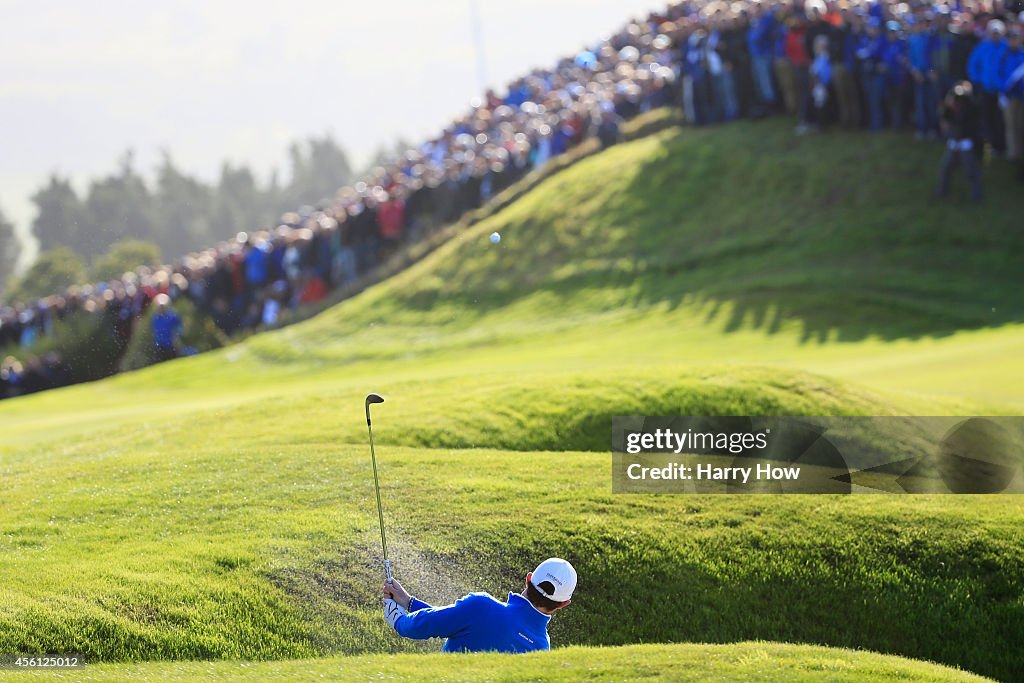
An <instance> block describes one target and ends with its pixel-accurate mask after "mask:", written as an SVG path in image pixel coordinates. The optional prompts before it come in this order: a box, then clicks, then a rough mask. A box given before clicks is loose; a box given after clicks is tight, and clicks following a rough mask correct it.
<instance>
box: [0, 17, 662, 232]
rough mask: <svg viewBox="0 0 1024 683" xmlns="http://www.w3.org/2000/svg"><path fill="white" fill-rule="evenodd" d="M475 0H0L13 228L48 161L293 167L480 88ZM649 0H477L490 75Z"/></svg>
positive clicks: (428, 115) (361, 149)
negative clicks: (292, 156)
mask: <svg viewBox="0 0 1024 683" xmlns="http://www.w3.org/2000/svg"><path fill="white" fill-rule="evenodd" d="M472 3H473V0H390V1H389V0H381V1H379V2H366V1H365V0H291V1H290V2H269V1H262V2H261V1H256V2H254V1H252V0H249V1H248V2H243V1H241V0H176V1H175V2H166V1H159V0H151V1H148V2H137V1H133V2H127V1H115V0H93V1H92V2H68V1H61V2H57V1H52V2H48V1H45V0H44V1H43V2H28V1H25V0H0V208H2V209H3V211H4V212H5V213H6V214H7V215H8V217H10V218H12V219H13V220H14V221H15V223H16V224H17V226H18V228H19V230H21V231H25V230H27V228H28V225H29V222H30V221H31V219H32V217H33V216H34V210H33V207H32V205H31V203H30V202H29V196H30V195H31V194H32V192H34V191H35V189H37V188H38V187H39V186H40V185H42V184H43V183H44V181H45V180H46V177H47V175H48V174H49V173H50V172H51V171H53V170H57V171H60V172H61V173H64V174H70V175H71V176H72V178H73V179H74V180H75V182H76V185H77V187H78V188H79V190H83V189H84V185H85V181H86V179H87V178H90V177H93V176H96V175H99V174H104V173H109V172H111V171H112V170H113V169H114V168H115V165H116V160H117V158H118V157H119V156H120V155H121V153H122V152H123V151H124V150H126V149H128V148H129V147H130V148H133V149H134V150H135V152H136V165H137V167H138V168H139V169H140V170H141V171H143V172H144V173H146V175H147V177H148V176H149V175H150V173H151V171H152V169H153V168H154V167H155V165H156V163H157V160H158V159H159V153H160V150H161V148H167V149H169V150H170V151H171V153H172V156H173V158H174V159H175V161H176V163H177V164H178V166H179V167H181V168H183V169H184V170H186V171H187V172H190V173H194V174H198V175H200V176H202V177H203V178H205V179H208V180H209V179H213V178H215V177H216V175H217V173H218V170H219V165H220V163H221V161H223V160H224V159H229V160H231V161H235V162H245V163H248V164H249V165H250V166H251V167H252V168H254V170H256V171H257V172H258V173H259V174H260V175H261V177H263V176H265V174H266V173H268V172H269V170H270V169H271V168H272V167H274V166H277V167H278V168H279V170H280V172H281V173H282V174H287V171H288V169H287V167H286V164H285V159H286V148H287V144H288V143H289V142H290V141H292V140H295V139H297V138H300V137H306V136H308V135H311V134H320V133H323V132H325V131H331V132H332V133H333V134H334V136H335V138H336V139H337V140H338V141H339V142H340V143H341V144H342V145H343V146H344V147H345V148H346V149H347V150H348V151H349V153H350V154H351V155H352V156H353V158H354V161H355V162H356V163H357V164H358V163H359V162H361V161H362V160H364V159H366V158H367V157H368V156H369V155H370V154H372V152H373V151H374V150H375V149H376V148H377V147H378V146H379V145H381V144H382V143H389V142H391V141H393V140H395V139H397V137H399V136H402V137H405V138H409V139H411V140H413V141H417V140H419V139H421V138H423V137H425V136H426V135H429V134H432V133H434V132H435V131H437V130H438V129H440V128H441V127H442V126H443V125H444V124H445V122H446V121H447V120H448V119H449V118H450V117H451V116H453V115H455V114H457V113H459V112H460V111H462V109H463V108H464V107H465V106H466V103H467V102H468V101H469V99H470V98H471V97H473V96H475V95H477V94H479V93H480V88H479V80H478V77H477V60H476V52H475V43H474V39H473V31H472V26H473V22H472V10H471V7H472ZM665 4H667V2H665V1H664V0H663V1H662V2H656V1H652V0H504V1H500V2H499V1H497V0H478V7H479V16H480V22H479V23H480V26H481V28H482V35H483V42H484V54H485V68H486V75H487V82H488V84H490V85H494V86H498V87H500V86H502V85H504V84H505V83H506V82H507V81H509V80H510V79H511V78H513V77H515V76H517V75H519V74H520V73H523V72H524V71H526V70H528V69H529V68H531V67H533V66H543V65H548V64H550V63H553V62H554V60H556V59H557V58H558V57H560V56H562V55H565V54H571V53H573V52H575V51H576V50H577V49H578V48H579V47H581V46H582V45H584V44H585V43H589V42H590V41H592V40H593V39H595V38H598V37H599V36H601V35H604V34H607V33H609V32H611V31H613V30H615V29H617V28H618V27H619V26H620V25H622V24H623V23H625V21H626V20H627V19H629V18H630V17H634V16H641V15H643V14H644V13H646V12H647V11H648V10H651V9H656V8H660V7H663V6H664V5H665Z"/></svg>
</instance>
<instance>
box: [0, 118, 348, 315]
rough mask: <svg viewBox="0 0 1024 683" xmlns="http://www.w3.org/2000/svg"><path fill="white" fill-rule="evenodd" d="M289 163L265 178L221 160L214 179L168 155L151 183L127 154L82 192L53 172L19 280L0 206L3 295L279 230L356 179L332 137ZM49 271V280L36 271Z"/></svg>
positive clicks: (304, 145) (300, 149)
mask: <svg viewBox="0 0 1024 683" xmlns="http://www.w3.org/2000/svg"><path fill="white" fill-rule="evenodd" d="M288 162H289V166H290V170H291V177H290V179H289V180H288V182H281V180H280V179H279V177H278V173H277V171H276V170H275V171H274V172H273V173H271V175H270V177H269V179H268V180H267V181H265V182H260V181H259V180H258V179H257V177H256V175H255V174H254V173H253V172H252V170H251V169H250V168H249V167H248V166H246V165H244V164H232V163H230V162H224V163H223V164H221V168H220V174H219V177H218V178H217V179H216V181H215V182H212V183H211V182H205V181H203V180H201V179H199V178H197V177H195V176H193V175H189V174H187V173H185V172H184V171H182V170H181V169H180V168H179V167H178V166H177V165H176V164H175V163H174V160H173V159H172V157H171V155H170V153H169V152H167V151H164V153H163V155H162V158H161V160H160V163H159V165H158V167H157V169H156V173H155V176H154V179H153V180H152V181H150V182H147V180H146V179H145V178H144V177H143V175H142V174H141V173H140V172H139V170H138V169H137V168H136V165H135V158H134V154H133V153H132V152H131V151H128V152H125V154H124V155H122V157H121V158H120V159H119V160H118V164H117V168H116V170H115V171H114V172H113V173H111V174H110V175H107V176H105V177H99V178H93V179H92V180H90V181H89V182H88V185H87V188H86V191H85V192H84V193H81V194H80V193H79V192H78V191H76V189H75V187H74V186H73V184H72V183H71V181H70V179H69V178H67V177H66V176H62V175H60V174H58V173H53V174H51V176H50V178H49V179H48V181H47V182H46V183H45V184H44V185H43V186H42V187H41V188H40V189H39V190H38V191H37V192H36V193H35V194H34V195H33V196H32V202H33V203H34V204H35V208H36V215H35V219H34V220H33V221H32V225H31V230H32V233H33V234H34V235H35V237H36V238H37V239H38V240H39V247H40V250H41V254H40V258H39V261H38V262H37V263H36V264H35V265H34V266H33V268H32V269H30V271H29V272H27V273H25V274H24V275H23V276H22V277H21V278H17V279H14V280H12V274H13V271H14V265H15V263H16V262H17V258H18V248H19V245H18V242H17V239H16V238H15V235H14V226H13V225H12V224H11V223H10V221H8V220H7V219H6V218H5V217H4V215H3V213H2V212H0V291H2V290H3V289H4V284H5V283H6V284H8V285H9V286H8V287H7V288H6V289H7V292H6V295H5V296H4V297H3V298H4V299H13V298H14V295H15V294H17V295H19V296H22V297H25V296H43V295H46V294H51V293H55V292H56V291H58V290H53V291H42V290H41V289H40V287H49V286H52V285H56V284H58V283H63V282H65V281H66V280H68V279H70V278H75V281H77V282H81V281H83V280H82V279H107V278H109V277H113V276H116V275H119V274H120V273H121V272H124V270H123V269H122V270H121V271H120V272H114V271H116V270H117V269H118V268H121V267H122V266H124V265H125V264H128V261H130V260H131V259H134V258H140V259H141V260H139V261H137V262H134V263H131V264H130V265H129V267H135V266H138V265H143V264H146V263H149V262H151V261H153V260H154V259H155V260H156V261H157V262H159V259H160V255H161V254H164V255H166V256H168V257H170V258H175V257H177V256H181V255H184V254H187V253H188V252H190V251H195V250H198V249H203V248H206V247H209V246H212V245H213V244H215V243H217V242H218V241H221V240H223V239H225V238H227V237H229V236H231V235H234V234H235V233H237V232H239V231H242V230H245V231H250V230H253V229H255V228H260V227H273V224H274V223H275V222H276V221H277V220H278V219H279V217H280V216H281V214H282V213H284V212H285V211H290V210H294V209H295V208H296V207H298V206H301V205H303V204H310V205H315V204H319V203H322V202H325V201H327V200H329V199H330V198H332V197H333V196H334V194H335V192H336V191H337V190H338V188H340V187H342V186H344V185H346V184H350V183H351V181H352V179H353V176H354V173H353V169H352V166H351V163H350V161H349V158H348V155H347V154H346V152H345V150H344V149H342V148H341V147H340V146H339V145H338V144H337V143H336V142H335V141H334V139H333V138H332V137H331V136H330V135H329V134H325V135H323V136H320V137H317V136H313V137H310V138H307V139H305V140H303V141H300V142H296V143H293V144H292V145H291V146H290V147H289V149H288ZM87 263H88V264H91V267H89V266H87V265H86V264H87ZM32 271H36V272H35V273H33V272H32ZM44 273H45V274H48V275H49V276H52V277H40V276H42V275H43V274H44ZM79 278H81V279H79ZM69 284H71V283H69Z"/></svg>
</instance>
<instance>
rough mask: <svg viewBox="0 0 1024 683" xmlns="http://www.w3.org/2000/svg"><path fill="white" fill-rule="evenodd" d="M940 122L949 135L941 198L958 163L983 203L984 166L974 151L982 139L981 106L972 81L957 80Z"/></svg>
mask: <svg viewBox="0 0 1024 683" xmlns="http://www.w3.org/2000/svg"><path fill="white" fill-rule="evenodd" d="M939 123H940V126H941V128H942V132H943V134H944V135H945V136H946V153H945V154H944V155H943V157H942V163H941V165H940V166H939V188H938V191H937V192H936V196H937V197H938V198H939V199H942V198H944V197H946V195H947V194H948V193H949V178H950V176H951V175H952V174H953V169H955V168H956V166H957V164H963V167H964V172H965V173H966V174H967V181H968V182H969V183H970V184H971V199H972V200H973V201H975V202H980V201H981V166H980V165H979V163H978V157H977V155H976V154H975V151H974V150H975V146H976V145H977V144H978V140H979V139H980V126H979V121H978V108H977V105H976V104H975V102H974V93H973V92H972V88H971V84H970V82H969V81H961V82H960V83H957V84H956V85H955V86H953V89H952V90H951V91H950V92H949V94H947V95H946V99H945V100H944V101H943V103H942V112H941V114H940V116H939Z"/></svg>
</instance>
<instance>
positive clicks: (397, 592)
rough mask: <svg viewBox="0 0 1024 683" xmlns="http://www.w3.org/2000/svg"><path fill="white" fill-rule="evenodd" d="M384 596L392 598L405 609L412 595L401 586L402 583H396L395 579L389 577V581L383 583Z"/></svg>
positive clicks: (407, 607)
mask: <svg viewBox="0 0 1024 683" xmlns="http://www.w3.org/2000/svg"><path fill="white" fill-rule="evenodd" d="M384 597H385V598H390V599H391V600H394V601H395V602H397V603H398V604H399V605H401V606H402V607H404V608H405V609H409V603H410V602H412V596H411V595H409V592H408V591H406V590H405V589H404V588H402V584H400V583H398V580H397V579H391V581H390V582H387V583H385V584H384Z"/></svg>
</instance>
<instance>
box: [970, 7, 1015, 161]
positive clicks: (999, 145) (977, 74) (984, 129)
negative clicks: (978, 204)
mask: <svg viewBox="0 0 1024 683" xmlns="http://www.w3.org/2000/svg"><path fill="white" fill-rule="evenodd" d="M987 30H988V37H987V38H986V39H985V40H983V41H981V42H980V43H978V45H977V47H975V48H974V50H973V51H972V52H971V56H970V58H969V59H968V60H967V76H968V78H969V79H970V80H971V83H972V84H973V85H974V92H975V93H976V95H975V96H976V97H977V98H978V103H979V104H980V108H981V136H982V139H983V140H984V141H985V142H986V143H988V144H989V145H991V146H992V151H993V152H995V153H996V154H1002V153H1003V152H1004V151H1005V150H1006V138H1005V131H1004V123H1003V113H1002V110H1001V109H1000V107H999V94H1000V92H1001V91H1002V89H1003V81H1001V80H1000V78H999V70H1000V64H1001V62H1002V58H1003V52H1004V51H1005V50H1006V43H1005V41H1004V40H1003V36H1004V35H1005V34H1006V26H1005V24H1003V22H1001V21H999V20H998V19H992V20H991V21H989V22H988V27H987Z"/></svg>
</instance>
